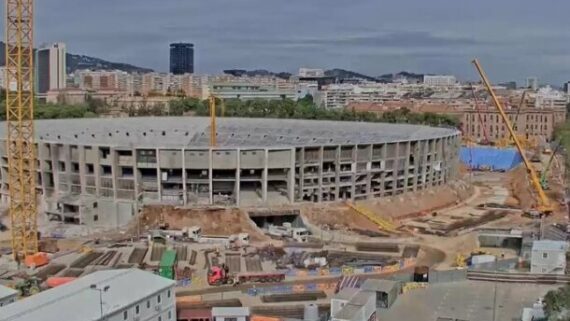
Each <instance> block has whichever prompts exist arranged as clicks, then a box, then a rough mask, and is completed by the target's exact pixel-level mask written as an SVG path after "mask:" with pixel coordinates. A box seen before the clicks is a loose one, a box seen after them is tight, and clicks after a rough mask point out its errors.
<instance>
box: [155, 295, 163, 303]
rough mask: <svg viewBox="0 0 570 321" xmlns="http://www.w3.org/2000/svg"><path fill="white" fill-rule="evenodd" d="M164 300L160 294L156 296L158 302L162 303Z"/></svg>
mask: <svg viewBox="0 0 570 321" xmlns="http://www.w3.org/2000/svg"><path fill="white" fill-rule="evenodd" d="M161 300H162V298H161V297H160V294H159V295H157V296H156V302H158V303H160V301H161Z"/></svg>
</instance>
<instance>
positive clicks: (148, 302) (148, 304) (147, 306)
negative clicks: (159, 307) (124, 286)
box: [146, 300, 150, 309]
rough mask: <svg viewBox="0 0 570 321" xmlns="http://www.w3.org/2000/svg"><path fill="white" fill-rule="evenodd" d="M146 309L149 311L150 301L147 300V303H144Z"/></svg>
mask: <svg viewBox="0 0 570 321" xmlns="http://www.w3.org/2000/svg"><path fill="white" fill-rule="evenodd" d="M146 308H147V309H150V300H147V301H146Z"/></svg>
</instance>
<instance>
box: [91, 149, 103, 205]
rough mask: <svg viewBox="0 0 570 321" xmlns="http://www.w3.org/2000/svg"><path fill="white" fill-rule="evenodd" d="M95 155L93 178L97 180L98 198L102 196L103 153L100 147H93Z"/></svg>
mask: <svg viewBox="0 0 570 321" xmlns="http://www.w3.org/2000/svg"><path fill="white" fill-rule="evenodd" d="M92 148H93V149H92V150H93V152H94V153H95V159H94V160H93V177H94V178H95V190H96V191H97V192H96V194H97V197H100V196H101V162H100V160H101V159H100V158H101V152H100V151H99V147H98V146H93V147H92Z"/></svg>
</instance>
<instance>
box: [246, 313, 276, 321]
mask: <svg viewBox="0 0 570 321" xmlns="http://www.w3.org/2000/svg"><path fill="white" fill-rule="evenodd" d="M249 320H250V321H283V319H281V318H276V317H266V316H263V315H255V314H254V315H252V316H251V318H249Z"/></svg>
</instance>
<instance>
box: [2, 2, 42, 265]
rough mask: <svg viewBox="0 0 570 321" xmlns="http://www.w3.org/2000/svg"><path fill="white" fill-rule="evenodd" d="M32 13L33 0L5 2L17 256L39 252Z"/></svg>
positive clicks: (13, 229) (12, 214)
mask: <svg viewBox="0 0 570 321" xmlns="http://www.w3.org/2000/svg"><path fill="white" fill-rule="evenodd" d="M33 15H34V1H33V0H6V75H5V77H6V127H7V143H6V144H7V146H6V149H7V151H8V176H9V178H8V183H9V195H10V206H9V210H10V219H11V225H12V226H11V232H12V249H13V255H14V258H15V259H16V260H21V259H23V258H25V257H27V256H30V255H34V254H36V253H37V252H38V233H37V232H38V225H37V200H36V157H35V154H36V152H35V145H34V86H33V84H34V66H33V63H34V60H33V53H34V45H33V43H34V32H33V27H34V17H33Z"/></svg>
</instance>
